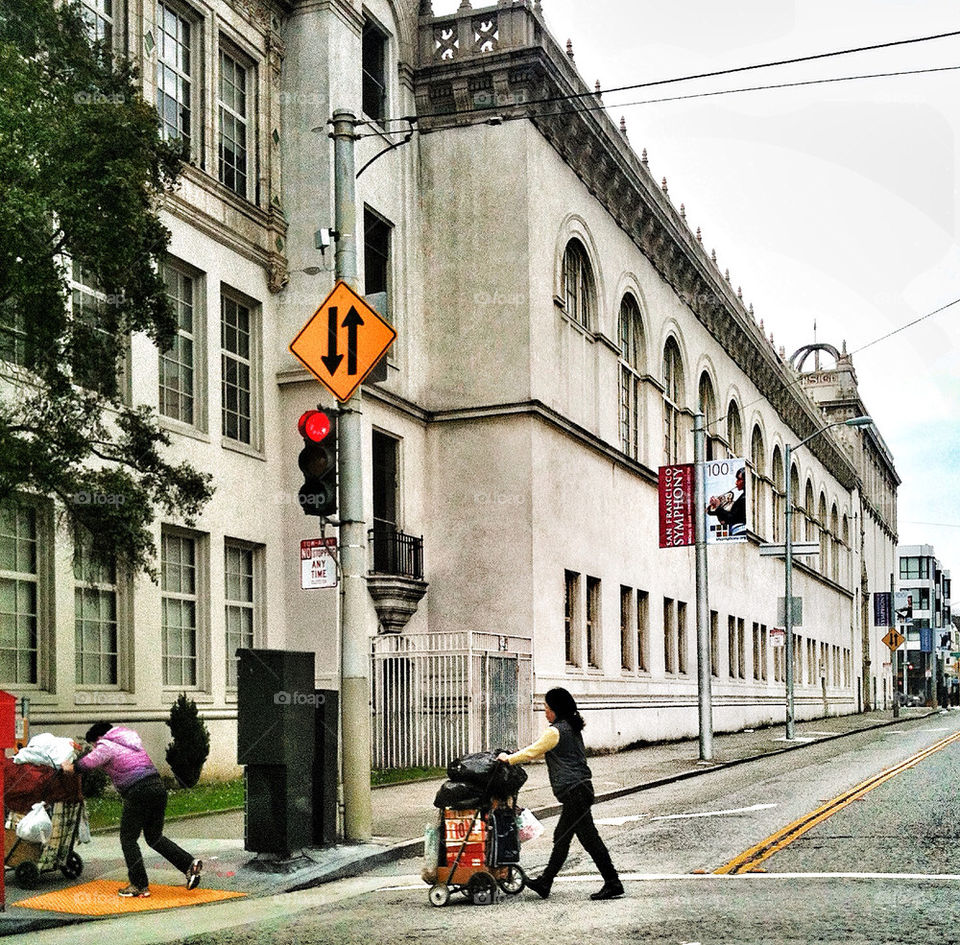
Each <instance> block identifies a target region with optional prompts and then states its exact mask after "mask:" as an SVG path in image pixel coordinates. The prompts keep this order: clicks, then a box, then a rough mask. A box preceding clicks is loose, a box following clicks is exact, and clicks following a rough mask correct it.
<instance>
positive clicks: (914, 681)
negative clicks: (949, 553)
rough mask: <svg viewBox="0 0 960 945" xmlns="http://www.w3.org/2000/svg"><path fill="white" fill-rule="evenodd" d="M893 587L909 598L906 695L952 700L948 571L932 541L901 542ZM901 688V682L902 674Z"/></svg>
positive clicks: (953, 645)
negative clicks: (912, 543)
mask: <svg viewBox="0 0 960 945" xmlns="http://www.w3.org/2000/svg"><path fill="white" fill-rule="evenodd" d="M897 558H898V560H899V569H898V575H897V590H898V591H900V592H901V594H906V595H907V596H908V598H909V602H910V604H909V606H910V614H909V616H908V617H907V618H906V620H905V626H906V630H907V632H906V637H907V640H906V644H905V647H906V662H907V678H906V688H905V691H906V693H907V695H908V696H909V695H915V694H919V695H920V696H921V697H922V698H923V699H924V700H925V701H936V702H938V703H939V704H940V705H945V704H951V703H952V702H953V700H954V699H955V697H956V695H957V693H958V678H957V669H958V667H960V661H958V660H957V659H956V657H954V655H953V654H954V652H956V651H957V649H958V637H957V628H956V627H955V626H954V624H953V621H952V619H951V616H952V610H951V605H950V593H951V588H950V572H949V571H946V570H944V569H943V568H942V567H941V565H940V562H939V561H938V560H937V557H936V555H935V554H934V548H933V545H900V546H899V547H898V548H897ZM900 684H901V687H903V685H904V683H903V680H902V678H901V683H900Z"/></svg>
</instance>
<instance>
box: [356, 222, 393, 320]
mask: <svg viewBox="0 0 960 945" xmlns="http://www.w3.org/2000/svg"><path fill="white" fill-rule="evenodd" d="M392 233H393V226H392V225H391V224H390V223H388V222H387V221H386V220H384V219H383V217H381V216H380V215H379V214H376V213H374V212H373V211H372V210H370V209H369V208H367V207H364V210H363V291H364V293H365V294H366V295H368V296H370V295H374V294H376V293H378V292H382V293H384V294H388V293H389V291H390V241H391V236H392ZM387 309H388V311H387V312H380V314H381V315H384V316H386V315H387V314H388V312H389V305H387Z"/></svg>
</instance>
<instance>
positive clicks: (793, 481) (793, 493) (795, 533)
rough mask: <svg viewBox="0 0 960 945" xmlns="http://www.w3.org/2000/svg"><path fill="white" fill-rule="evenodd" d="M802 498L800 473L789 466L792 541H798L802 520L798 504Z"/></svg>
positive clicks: (801, 507)
mask: <svg viewBox="0 0 960 945" xmlns="http://www.w3.org/2000/svg"><path fill="white" fill-rule="evenodd" d="M802 500H803V497H802V496H801V495H800V471H799V470H798V469H797V467H796V466H795V465H794V464H793V463H791V464H790V514H791V515H792V516H793V524H792V525H791V527H790V534H791V536H792V539H793V541H799V540H800V538H799V536H800V522H801V521H802V519H803V506H802V505H801V504H800V503H801V502H802Z"/></svg>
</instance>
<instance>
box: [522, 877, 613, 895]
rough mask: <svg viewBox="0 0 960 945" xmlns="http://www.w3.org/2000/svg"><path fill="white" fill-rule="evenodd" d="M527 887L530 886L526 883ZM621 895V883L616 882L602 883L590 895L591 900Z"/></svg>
mask: <svg viewBox="0 0 960 945" xmlns="http://www.w3.org/2000/svg"><path fill="white" fill-rule="evenodd" d="M527 885H528V886H529V885H530V884H529V883H527ZM622 895H623V883H621V882H619V881H617V882H615V883H604V884H603V886H601V887H600V889H599V890H598V891H597V892H595V893H591V894H590V898H591V899H616V898H617V897H618V896H622Z"/></svg>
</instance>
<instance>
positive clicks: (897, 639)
mask: <svg viewBox="0 0 960 945" xmlns="http://www.w3.org/2000/svg"><path fill="white" fill-rule="evenodd" d="M905 639H906V637H904V635H903V634H902V633H901V632H900V631H899V630H890V631H889V632H888V633H887V635H886V636H885V637H884V638H883V642H884V643H886V644H887V646H888V647H890V649H891V651H893V650H896V649H898V648H899V647H900V646H901V645H902V644H903V641H904V640H905Z"/></svg>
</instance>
